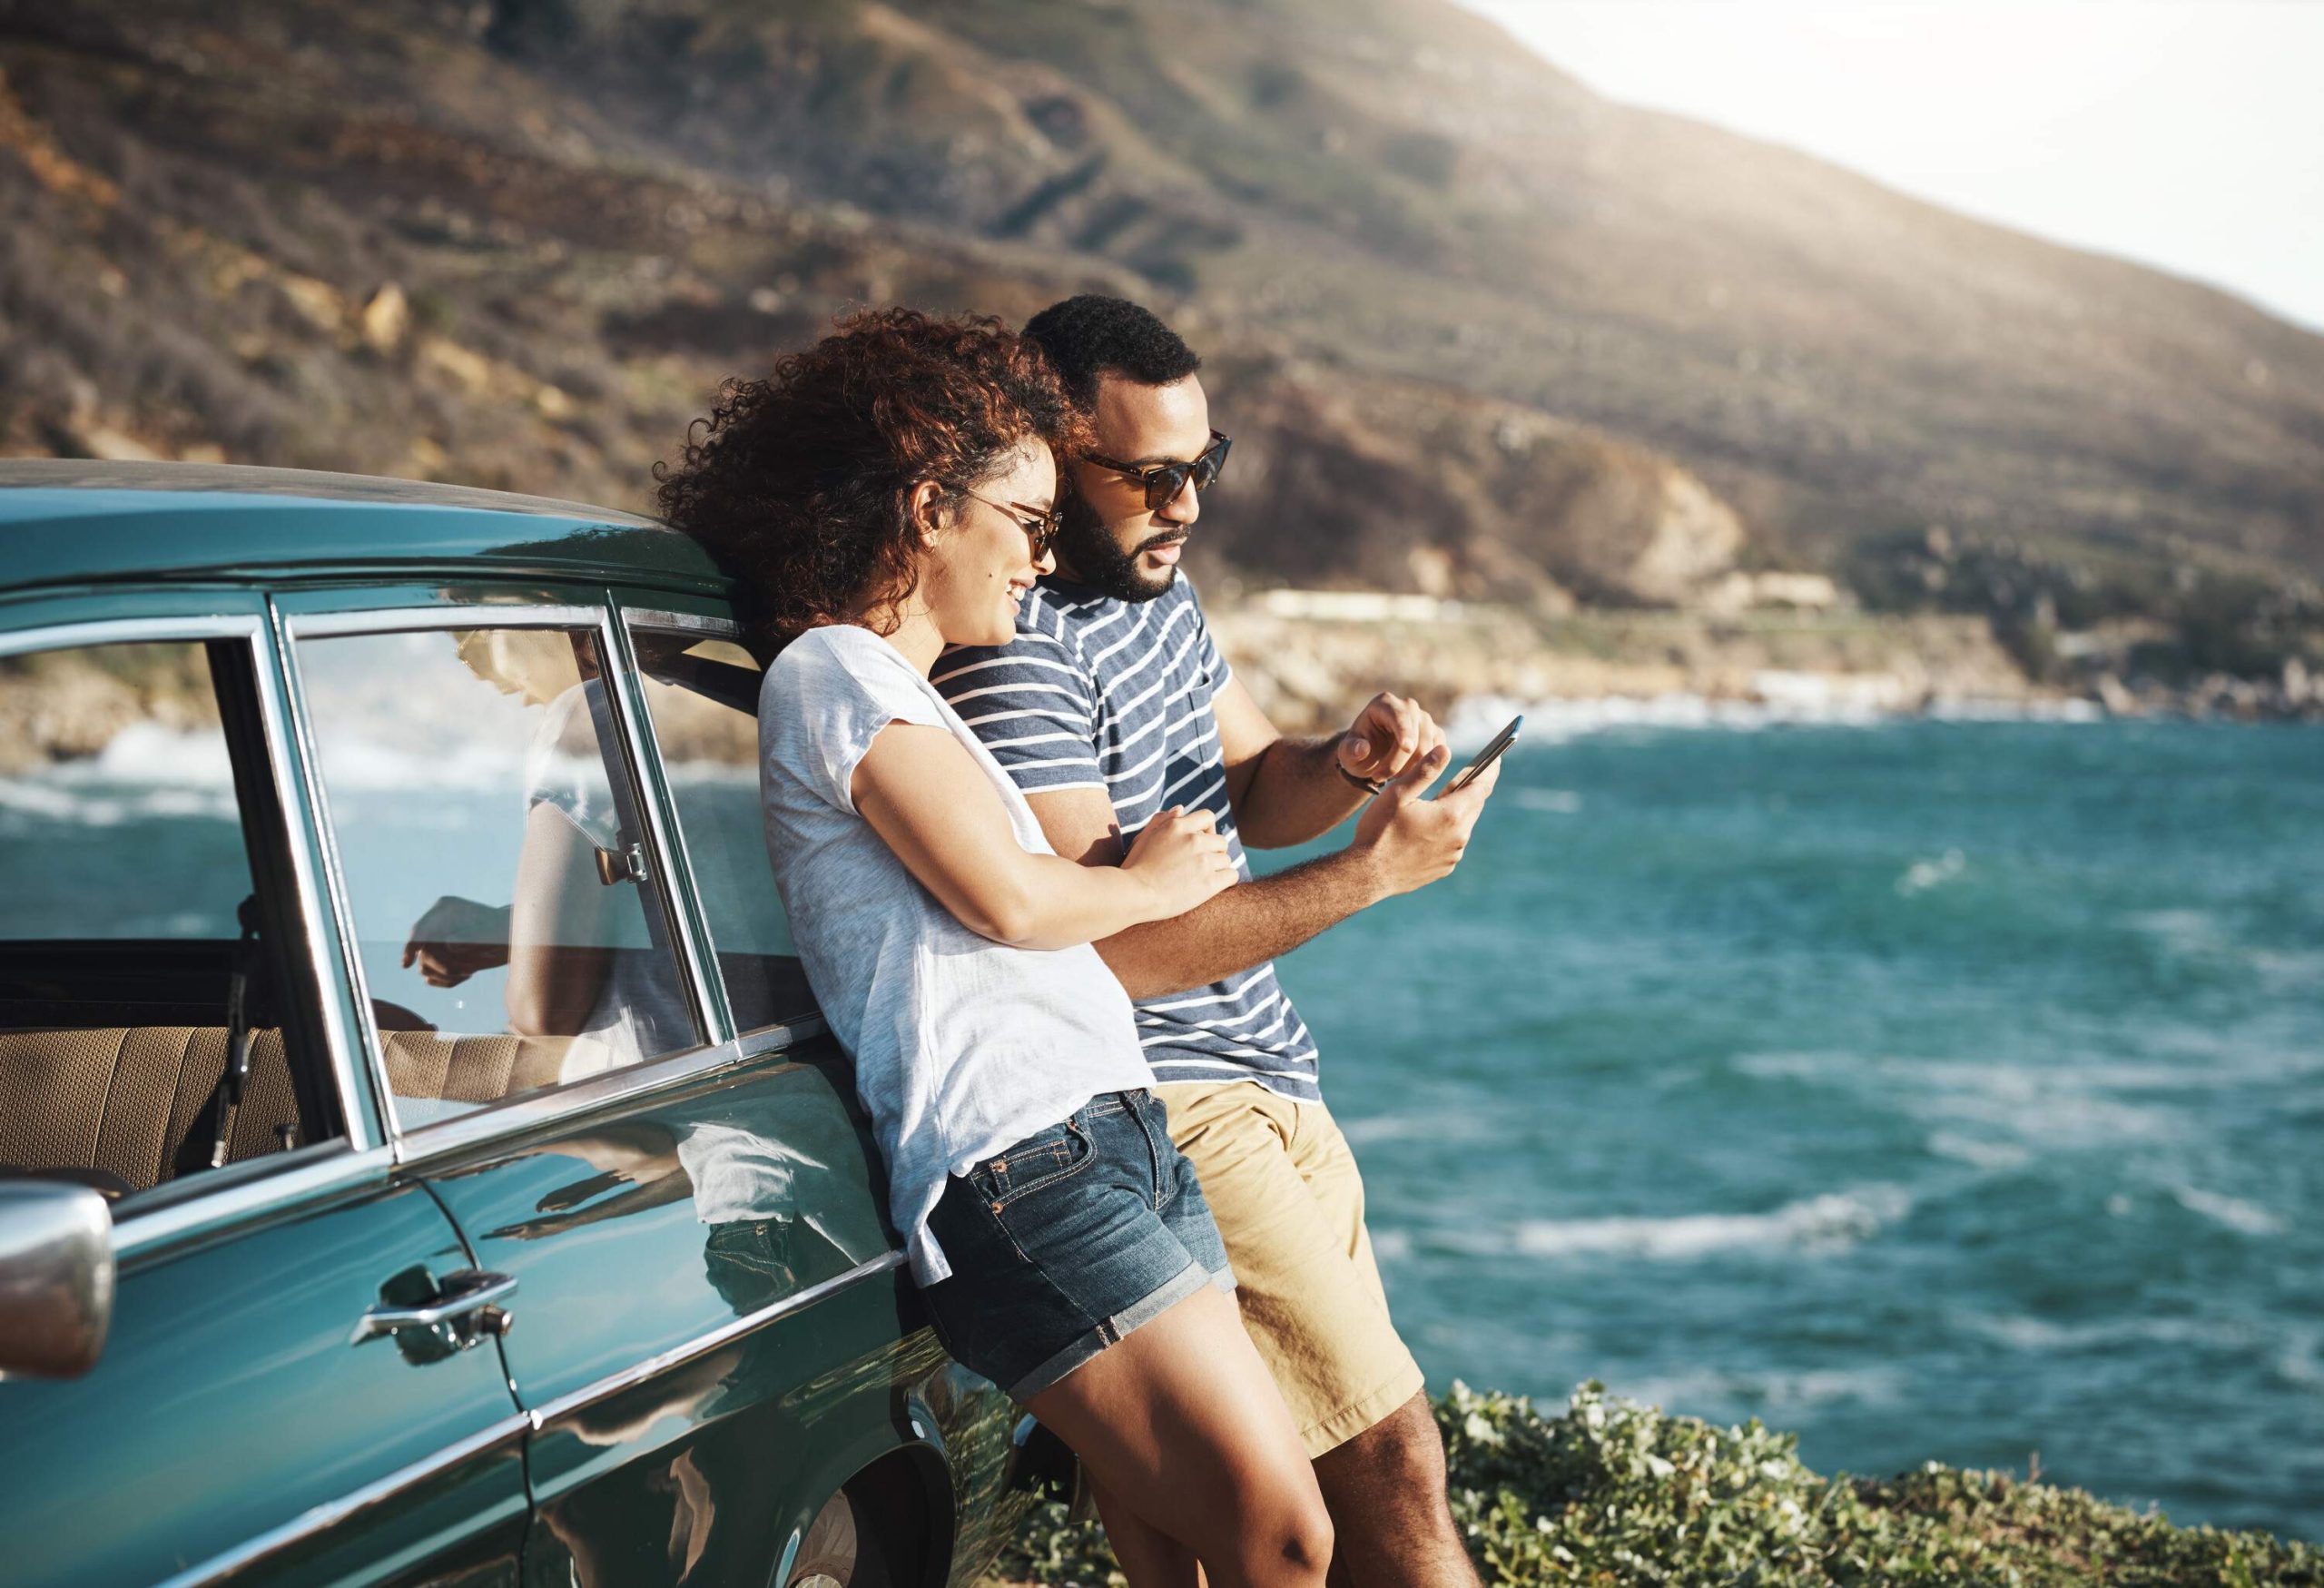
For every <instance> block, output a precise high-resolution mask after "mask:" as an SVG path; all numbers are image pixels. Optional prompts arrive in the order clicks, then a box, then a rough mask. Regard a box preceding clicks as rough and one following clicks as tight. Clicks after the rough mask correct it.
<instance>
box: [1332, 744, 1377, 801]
mask: <svg viewBox="0 0 2324 1588" xmlns="http://www.w3.org/2000/svg"><path fill="white" fill-rule="evenodd" d="M1332 770H1333V771H1334V772H1336V773H1338V774H1340V775H1341V776H1342V777H1344V778H1346V779H1347V780H1348V781H1349V782H1350V783H1352V784H1355V786H1356V787H1358V788H1360V789H1362V790H1363V791H1364V793H1365V794H1378V793H1379V792H1380V791H1381V790H1382V789H1384V788H1385V787H1387V786H1388V780H1387V779H1386V778H1384V777H1358V776H1357V775H1356V774H1354V773H1353V772H1350V771H1349V770H1348V769H1347V763H1346V762H1344V761H1342V760H1341V759H1340V753H1339V752H1338V751H1337V750H1336V749H1334V751H1333V752H1332Z"/></svg>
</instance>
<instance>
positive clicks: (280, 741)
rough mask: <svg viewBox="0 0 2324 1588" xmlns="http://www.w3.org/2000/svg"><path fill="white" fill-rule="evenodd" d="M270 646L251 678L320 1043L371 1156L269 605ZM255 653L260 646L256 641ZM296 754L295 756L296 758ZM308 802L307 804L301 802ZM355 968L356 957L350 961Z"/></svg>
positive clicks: (335, 928)
mask: <svg viewBox="0 0 2324 1588" xmlns="http://www.w3.org/2000/svg"><path fill="white" fill-rule="evenodd" d="M267 615H268V623H267V636H266V639H267V643H266V644H265V645H264V646H257V655H256V656H254V657H253V666H252V669H251V670H252V671H253V672H254V673H255V674H256V676H257V677H258V693H259V713H260V715H261V719H262V720H263V721H264V723H265V726H266V751H267V759H268V760H269V761H270V762H271V764H272V765H273V769H274V799H275V803H276V804H279V805H280V806H281V807H282V815H283V820H284V822H285V824H287V825H288V826H289V827H290V828H291V832H290V833H289V834H288V836H289V838H290V842H291V882H292V885H293V886H294V887H295V888H296V890H297V892H298V896H299V900H298V902H299V919H300V928H301V930H302V931H303V932H304V934H305V936H306V940H307V958H308V960H309V962H310V963H311V964H312V965H313V967H314V972H315V985H316V991H317V993H318V995H319V1002H320V1008H318V1009H317V1010H316V1011H315V1012H316V1014H317V1016H318V1017H320V1020H321V1022H322V1028H323V1042H324V1045H325V1046H326V1047H328V1048H329V1049H330V1076H331V1086H332V1089H333V1090H336V1091H337V1092H338V1093H339V1112H340V1121H341V1123H342V1124H343V1125H344V1127H345V1129H346V1133H347V1139H348V1143H349V1145H350V1146H351V1147H352V1148H354V1149H355V1150H356V1151H358V1152H363V1151H368V1150H369V1149H371V1148H373V1147H377V1146H378V1145H379V1141H378V1140H376V1139H374V1137H373V1134H372V1129H371V1124H372V1119H371V1116H370V1114H369V1110H366V1109H365V1108H364V1107H363V1099H362V1097H361V1096H360V1095H359V1092H358V1090H357V1088H358V1086H359V1081H358V1080H357V1077H358V1075H359V1073H360V1071H361V1065H362V1063H363V1060H361V1059H360V1058H359V1055H357V1054H355V1053H352V1052H350V1051H349V1050H348V1044H347V1030H346V1026H345V1024H344V1023H343V1022H342V1021H340V1010H339V1008H338V1005H339V1001H340V985H339V978H338V977H337V976H336V975H334V974H332V973H331V972H332V971H333V968H334V967H333V964H332V956H331V952H330V945H331V942H332V941H333V940H334V939H336V940H337V941H338V942H339V945H340V952H341V953H342V954H350V949H351V945H350V943H349V942H348V940H347V937H346V936H345V934H344V933H342V932H340V930H339V924H338V922H339V920H340V918H339V917H338V916H336V915H334V914H333V912H332V908H331V905H332V898H331V895H330V893H329V892H328V888H327V883H326V881H325V879H324V878H322V877H320V876H318V875H317V874H316V871H315V859H314V855H313V853H311V852H310V849H309V847H308V845H309V844H310V843H312V842H316V841H317V839H318V834H317V833H316V829H317V828H318V827H320V825H321V824H320V821H319V820H318V821H316V822H311V823H310V822H308V821H306V820H304V819H303V818H304V817H305V815H306V814H307V813H309V812H313V813H314V814H316V815H317V816H318V817H320V814H321V812H320V807H318V806H316V805H315V804H312V800H313V787H312V784H310V782H309V781H308V779H307V777H306V774H305V769H306V768H308V767H311V766H312V765H313V764H314V756H313V752H312V748H311V746H310V745H306V744H305V743H304V742H303V741H302V740H301V739H300V733H299V721H298V715H297V714H296V713H294V712H293V711H292V710H291V695H290V694H289V682H290V680H289V671H288V669H289V666H290V661H289V653H290V646H288V644H287V643H285V642H284V641H283V639H282V637H281V634H280V632H279V631H278V630H277V628H276V625H277V624H279V623H280V622H281V613H280V612H278V611H276V610H275V607H274V603H273V601H272V600H271V599H270V600H269V601H268V602H267ZM252 644H253V646H256V644H257V642H256V641H255V639H253V641H252ZM294 748H295V753H294ZM301 796H303V797H301ZM349 962H350V963H352V959H351V957H350V960H349Z"/></svg>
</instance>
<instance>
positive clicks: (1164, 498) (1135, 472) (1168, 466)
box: [1083, 430, 1234, 513]
mask: <svg viewBox="0 0 2324 1588" xmlns="http://www.w3.org/2000/svg"><path fill="white" fill-rule="evenodd" d="M1233 445H1234V443H1233V442H1232V441H1230V440H1228V439H1226V435H1225V434H1224V433H1223V432H1221V431H1218V430H1213V431H1211V433H1210V445H1209V446H1207V447H1206V448H1204V449H1203V451H1202V456H1201V457H1199V458H1197V459H1195V460H1194V461H1192V462H1191V463H1149V464H1147V466H1146V467H1144V468H1142V469H1141V468H1139V467H1138V466H1137V465H1136V464H1132V463H1117V462H1116V461H1114V459H1110V458H1100V457H1098V454H1096V453H1095V452H1087V453H1084V454H1083V456H1084V457H1086V458H1087V459H1089V461H1090V462H1092V463H1094V464H1096V465H1097V466H1098V468H1100V469H1112V470H1113V471H1114V472H1115V473H1116V474H1118V475H1120V476H1122V477H1123V478H1126V479H1134V480H1136V481H1137V483H1138V484H1139V485H1141V486H1143V487H1145V488H1146V510H1147V512H1149V513H1158V512H1160V511H1161V510H1162V509H1163V508H1166V507H1167V506H1169V505H1170V504H1171V503H1172V502H1174V501H1177V499H1178V493H1179V492H1180V491H1182V490H1184V489H1186V488H1187V481H1188V480H1189V479H1191V480H1193V481H1194V482H1195V489H1196V490H1197V491H1206V490H1208V489H1209V488H1211V487H1212V486H1213V485H1215V484H1216V483H1217V481H1218V471H1219V470H1220V469H1224V468H1226V449H1227V448H1229V447H1231V446H1233Z"/></svg>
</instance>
